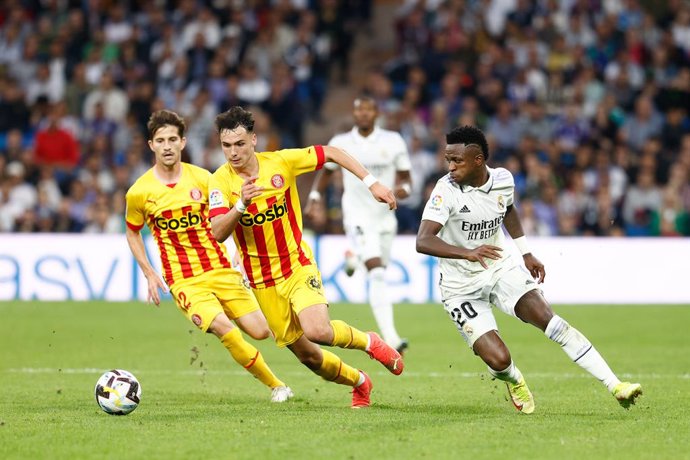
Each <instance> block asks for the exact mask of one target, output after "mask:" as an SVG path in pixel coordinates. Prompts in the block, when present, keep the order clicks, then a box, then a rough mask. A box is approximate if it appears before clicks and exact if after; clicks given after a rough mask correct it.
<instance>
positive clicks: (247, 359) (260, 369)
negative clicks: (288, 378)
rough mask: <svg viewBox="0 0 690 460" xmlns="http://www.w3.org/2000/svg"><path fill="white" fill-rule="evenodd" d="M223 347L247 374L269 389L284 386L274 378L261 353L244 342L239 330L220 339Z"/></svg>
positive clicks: (234, 330)
mask: <svg viewBox="0 0 690 460" xmlns="http://www.w3.org/2000/svg"><path fill="white" fill-rule="evenodd" d="M220 341H221V342H222V343H223V346H224V347H225V348H227V349H228V351H229V352H230V354H231V355H232V357H233V359H234V360H235V361H237V363H238V364H239V365H240V366H242V367H244V368H245V369H247V372H249V373H250V374H252V375H253V376H254V377H256V378H257V379H259V380H260V381H261V383H263V384H264V385H266V386H267V387H270V388H275V387H279V386H284V385H285V384H284V383H283V382H282V381H281V380H280V379H278V377H276V376H275V375H274V374H273V372H271V369H270V368H269V367H268V364H266V361H264V357H263V356H262V355H261V352H260V351H259V350H257V349H256V347H254V345H252V344H251V343H249V342H247V341H246V340H244V337H242V333H241V332H240V330H239V329H237V328H234V329H232V330H231V331H230V332H228V333H227V334H225V335H224V336H223V337H221V338H220Z"/></svg>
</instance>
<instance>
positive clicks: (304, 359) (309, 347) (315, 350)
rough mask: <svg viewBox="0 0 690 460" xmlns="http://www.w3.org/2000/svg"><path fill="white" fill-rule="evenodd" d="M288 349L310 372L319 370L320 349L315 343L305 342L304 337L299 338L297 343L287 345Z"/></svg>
mask: <svg viewBox="0 0 690 460" xmlns="http://www.w3.org/2000/svg"><path fill="white" fill-rule="evenodd" d="M288 348H289V349H290V351H292V352H293V353H294V354H295V356H297V359H299V361H300V362H301V363H302V364H304V365H305V366H307V367H308V368H309V369H311V370H312V371H315V370H317V369H320V368H321V365H322V364H323V354H322V353H321V349H320V348H319V346H318V345H316V344H315V343H312V342H310V341H309V340H307V339H306V337H302V338H300V340H299V341H297V342H295V343H293V344H292V345H289V346H288Z"/></svg>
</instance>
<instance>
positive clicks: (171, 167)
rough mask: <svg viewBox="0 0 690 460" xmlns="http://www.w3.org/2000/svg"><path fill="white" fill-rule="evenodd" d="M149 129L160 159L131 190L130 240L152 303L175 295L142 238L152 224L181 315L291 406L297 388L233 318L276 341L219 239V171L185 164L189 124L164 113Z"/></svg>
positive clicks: (154, 118) (256, 334)
mask: <svg viewBox="0 0 690 460" xmlns="http://www.w3.org/2000/svg"><path fill="white" fill-rule="evenodd" d="M147 127H148V130H149V141H148V144H149V147H150V148H151V151H152V152H153V153H154V155H155V161H156V162H155V164H154V166H153V167H152V168H151V169H149V170H148V171H146V172H145V173H144V174H143V175H142V176H141V177H140V178H139V179H138V180H137V181H136V182H135V183H134V185H132V187H131V188H130V189H129V191H128V192H127V196H126V200H127V230H126V235H127V243H129V247H130V249H131V251H132V254H133V255H134V258H135V259H136V260H137V262H138V263H139V266H140V267H141V269H142V271H143V272H144V275H145V276H146V280H147V282H148V296H149V300H152V301H153V302H154V303H155V304H156V305H158V304H159V303H160V296H159V291H158V290H159V289H160V290H162V291H164V292H167V287H166V285H165V284H164V283H163V281H162V280H161V279H160V277H159V275H158V273H156V271H155V270H154V268H153V267H152V266H151V264H150V262H149V260H148V257H147V255H146V248H145V246H144V240H143V238H142V236H141V234H140V233H139V231H140V230H141V228H142V227H143V226H144V224H147V225H148V226H149V228H150V229H151V233H152V234H153V237H154V239H155V240H156V244H157V245H158V249H159V251H160V257H161V264H162V267H163V272H164V277H165V281H166V283H167V284H168V286H170V290H171V291H172V294H173V297H174V298H175V301H176V302H177V306H178V307H179V308H180V310H182V312H183V313H184V314H185V316H187V318H188V319H189V320H190V321H192V322H193V323H194V325H196V326H197V327H198V328H199V329H200V330H201V331H203V332H212V333H213V334H215V335H216V336H217V337H218V338H219V339H220V341H221V343H222V344H223V346H225V348H227V350H228V351H229V352H230V354H231V355H232V357H233V358H234V359H235V361H237V363H238V364H240V365H241V366H242V367H244V368H245V369H246V370H247V371H248V372H249V373H251V374H252V375H254V377H256V378H257V379H259V380H260V381H261V383H263V384H264V385H266V386H268V387H269V388H271V390H272V394H271V401H273V402H284V401H287V400H288V399H290V398H291V397H292V396H293V393H292V390H291V389H290V388H289V387H287V386H286V385H285V383H283V382H282V381H281V380H280V379H278V378H277V377H276V376H275V375H274V374H273V372H271V369H270V368H269V367H268V365H267V364H266V362H265V361H264V358H263V356H262V355H261V352H260V351H259V350H257V349H256V348H255V347H254V346H253V345H251V344H250V343H248V342H247V341H245V340H244V338H243V337H242V334H241V333H240V330H239V329H238V328H237V327H235V326H234V325H233V324H232V322H231V321H230V320H231V319H232V320H234V321H235V323H236V324H237V326H239V328H241V329H242V330H243V331H244V332H246V333H247V334H249V335H250V336H251V337H252V338H254V339H258V340H262V339H265V338H267V337H268V336H269V330H268V325H267V323H266V319H265V318H264V316H263V315H262V313H261V311H260V310H259V306H258V305H257V303H256V299H254V296H253V295H252V293H251V292H250V291H249V289H247V287H246V286H245V285H244V283H243V279H242V275H241V274H240V273H239V272H238V271H237V270H235V269H233V268H232V267H231V261H230V258H229V257H228V255H227V252H226V250H225V248H224V246H223V245H222V244H220V243H218V242H217V241H216V240H215V239H214V238H213V235H212V234H211V228H210V225H209V222H208V199H207V198H208V194H207V186H208V180H209V177H210V175H211V173H210V172H208V171H207V170H205V169H202V168H199V167H197V166H193V165H190V164H188V163H183V162H182V161H181V158H182V150H183V149H184V147H185V144H186V138H185V136H184V134H185V122H184V120H183V119H182V118H181V117H179V116H178V115H177V114H176V113H174V112H171V111H168V110H160V111H157V112H155V113H153V115H151V118H150V119H149V122H148V126H147Z"/></svg>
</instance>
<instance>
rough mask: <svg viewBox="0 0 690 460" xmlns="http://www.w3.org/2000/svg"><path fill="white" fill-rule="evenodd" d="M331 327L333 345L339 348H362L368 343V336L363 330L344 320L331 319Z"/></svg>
mask: <svg viewBox="0 0 690 460" xmlns="http://www.w3.org/2000/svg"><path fill="white" fill-rule="evenodd" d="M331 327H332V328H333V343H332V344H331V345H333V346H334V347H340V348H351V349H355V350H364V349H366V348H367V343H369V337H367V334H366V333H365V332H362V331H360V330H359V329H355V328H354V327H352V326H350V325H349V324H347V323H346V322H345V321H340V320H339V319H335V320H333V321H331Z"/></svg>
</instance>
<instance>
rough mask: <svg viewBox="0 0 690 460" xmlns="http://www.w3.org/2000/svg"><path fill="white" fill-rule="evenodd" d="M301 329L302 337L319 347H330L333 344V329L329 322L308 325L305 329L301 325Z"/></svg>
mask: <svg viewBox="0 0 690 460" xmlns="http://www.w3.org/2000/svg"><path fill="white" fill-rule="evenodd" d="M302 329H303V330H304V335H305V336H306V337H307V339H309V340H310V341H311V342H315V343H319V344H321V345H331V344H332V343H333V327H331V323H329V322H325V323H318V324H309V325H306V327H305V325H304V324H303V325H302Z"/></svg>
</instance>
